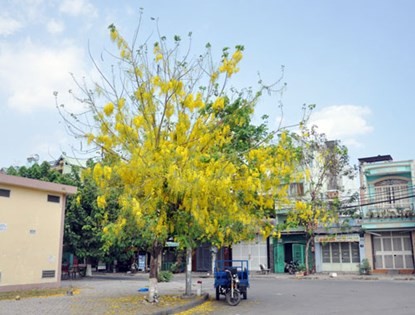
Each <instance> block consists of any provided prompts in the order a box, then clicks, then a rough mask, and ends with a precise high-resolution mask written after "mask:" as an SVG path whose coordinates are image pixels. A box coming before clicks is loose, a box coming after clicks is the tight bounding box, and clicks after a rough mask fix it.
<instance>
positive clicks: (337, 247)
mask: <svg viewBox="0 0 415 315" xmlns="http://www.w3.org/2000/svg"><path fill="white" fill-rule="evenodd" d="M322 249H323V263H326V264H330V263H337V264H338V263H344V264H348V263H359V261H360V255H359V243H357V242H354V243H347V242H333V243H326V244H323V245H322Z"/></svg>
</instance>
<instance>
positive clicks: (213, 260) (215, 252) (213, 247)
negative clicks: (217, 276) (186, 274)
mask: <svg viewBox="0 0 415 315" xmlns="http://www.w3.org/2000/svg"><path fill="white" fill-rule="evenodd" d="M211 253H212V265H211V267H210V268H211V270H210V274H212V275H213V274H214V273H215V265H216V254H217V253H218V248H217V247H216V246H212V248H211Z"/></svg>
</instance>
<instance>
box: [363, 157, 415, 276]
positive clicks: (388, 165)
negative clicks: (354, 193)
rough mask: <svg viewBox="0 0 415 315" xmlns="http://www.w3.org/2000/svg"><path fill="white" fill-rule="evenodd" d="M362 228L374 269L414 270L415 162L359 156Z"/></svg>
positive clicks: (382, 270)
mask: <svg viewBox="0 0 415 315" xmlns="http://www.w3.org/2000/svg"><path fill="white" fill-rule="evenodd" d="M359 167H360V183H361V189H360V199H361V205H362V218H363V220H362V229H363V231H364V245H365V249H366V258H367V259H368V260H369V262H370V264H371V267H372V269H373V272H375V273H385V272H399V273H413V272H414V252H415V247H414V244H415V213H414V202H415V196H414V195H415V194H414V183H415V162H414V161H413V160H408V161H393V160H392V157H391V156H390V155H384V156H375V157H368V158H361V159H359Z"/></svg>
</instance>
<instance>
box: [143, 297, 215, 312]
mask: <svg viewBox="0 0 415 315" xmlns="http://www.w3.org/2000/svg"><path fill="white" fill-rule="evenodd" d="M208 299H209V293H203V294H202V295H201V296H200V297H199V298H196V299H194V300H192V301H190V302H189V303H187V304H183V305H180V306H176V307H171V308H168V309H165V310H161V311H157V312H155V313H151V315H169V314H176V313H179V312H184V311H187V310H189V309H191V308H194V307H196V306H199V305H200V304H203V303H205V302H206V301H207V300H208Z"/></svg>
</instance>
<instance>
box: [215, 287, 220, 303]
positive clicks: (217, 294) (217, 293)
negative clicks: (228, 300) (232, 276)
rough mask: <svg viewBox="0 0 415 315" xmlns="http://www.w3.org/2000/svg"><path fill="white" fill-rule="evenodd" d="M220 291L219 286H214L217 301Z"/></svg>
mask: <svg viewBox="0 0 415 315" xmlns="http://www.w3.org/2000/svg"><path fill="white" fill-rule="evenodd" d="M219 298H220V293H219V287H216V300H217V301H219Z"/></svg>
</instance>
